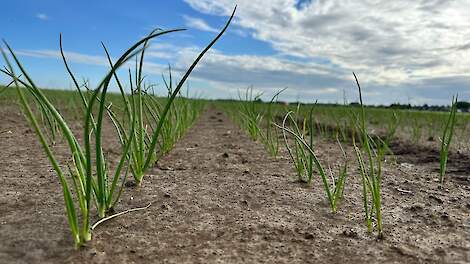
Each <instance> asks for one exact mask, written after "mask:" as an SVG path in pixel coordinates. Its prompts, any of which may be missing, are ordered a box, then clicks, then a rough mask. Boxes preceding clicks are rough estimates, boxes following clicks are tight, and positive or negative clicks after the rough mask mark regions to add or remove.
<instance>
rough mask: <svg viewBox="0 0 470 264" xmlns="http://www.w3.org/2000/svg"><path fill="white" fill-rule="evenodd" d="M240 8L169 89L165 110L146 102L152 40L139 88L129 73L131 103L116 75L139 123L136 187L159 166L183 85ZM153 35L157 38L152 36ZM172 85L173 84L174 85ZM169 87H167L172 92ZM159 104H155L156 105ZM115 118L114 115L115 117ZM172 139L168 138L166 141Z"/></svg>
mask: <svg viewBox="0 0 470 264" xmlns="http://www.w3.org/2000/svg"><path fill="white" fill-rule="evenodd" d="M235 11H236V7H235V8H234V10H233V12H232V15H231V16H230V18H229V19H228V21H227V22H226V24H225V26H224V27H223V29H222V30H221V31H220V33H219V34H218V35H217V36H216V37H215V38H214V39H213V40H212V41H211V42H210V43H209V44H208V45H207V46H206V47H205V48H204V49H203V51H202V52H201V53H199V55H198V56H197V57H196V59H195V60H194V61H193V63H192V64H191V66H190V67H189V68H188V70H187V71H186V72H185V74H184V75H183V77H182V78H181V80H180V81H179V82H178V84H177V85H176V87H175V89H174V90H171V89H169V91H170V93H169V96H168V98H167V100H166V102H165V106H164V107H163V108H160V109H153V110H152V109H151V104H152V103H151V102H149V101H151V100H146V99H149V98H151V97H147V96H146V95H145V87H144V82H143V81H144V77H143V75H142V69H143V64H144V55H145V50H146V48H147V44H148V43H147V41H148V40H150V38H148V39H147V41H145V42H144V43H143V48H141V50H140V57H139V58H138V59H140V60H138V62H137V63H136V73H135V88H134V87H133V81H132V75H131V74H130V71H129V76H130V84H131V91H132V94H131V96H130V100H128V98H127V95H126V94H125V92H124V88H123V86H122V84H121V82H120V80H119V78H118V76H117V74H116V73H114V74H113V75H114V78H115V80H116V83H117V85H118V87H119V90H120V92H121V97H122V100H123V103H124V111H125V116H126V117H127V119H128V121H129V122H135V126H136V129H135V131H134V134H135V135H134V136H133V137H131V140H132V142H131V145H132V147H131V151H130V156H131V171H132V175H133V176H134V180H135V183H136V184H137V186H140V185H141V184H142V180H143V178H144V175H145V172H146V171H147V169H148V168H149V167H150V166H151V165H153V164H155V162H156V158H157V156H156V154H155V150H156V147H157V144H159V143H161V142H162V137H163V140H164V139H165V137H164V136H165V133H164V132H165V126H166V125H170V126H172V125H173V124H172V123H170V122H169V120H168V119H167V117H168V116H169V114H170V113H171V107H172V105H173V102H174V101H175V99H176V98H177V96H178V95H179V94H180V90H181V88H182V87H183V84H184V83H185V82H186V80H187V79H188V77H189V75H190V74H191V72H192V71H193V70H194V68H195V67H196V65H197V64H198V62H199V61H200V60H201V59H202V57H203V56H204V54H206V52H207V51H208V50H209V49H210V48H211V47H212V46H213V45H214V44H215V43H216V42H217V41H218V40H219V38H220V37H221V36H222V35H223V34H224V33H225V31H226V30H227V28H228V26H229V25H230V23H231V21H232V19H233V17H234V15H235ZM151 34H154V32H152V33H151ZM103 48H104V50H105V52H106V55H107V57H108V61H109V64H110V66H111V67H112V68H114V67H115V66H113V62H112V61H111V57H110V55H109V53H108V51H107V49H106V47H105V46H104V45H103ZM170 83H171V81H170ZM168 87H169V86H167V88H168ZM154 103H155V102H154ZM144 111H153V114H152V115H153V120H150V121H149V122H151V121H156V124H153V125H152V126H153V127H154V129H152V131H150V133H149V131H147V128H146V127H145V114H144ZM111 116H113V115H111ZM113 122H114V123H115V124H116V127H117V128H118V129H119V128H121V129H119V130H120V133H121V134H124V131H122V128H123V127H125V126H124V123H123V122H120V121H119V120H118V119H116V118H113ZM166 139H168V137H166ZM121 143H122V144H128V142H126V141H125V140H123V141H121Z"/></svg>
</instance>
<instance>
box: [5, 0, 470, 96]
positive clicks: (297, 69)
mask: <svg viewBox="0 0 470 264" xmlns="http://www.w3.org/2000/svg"><path fill="white" fill-rule="evenodd" d="M353 2H354V1H353ZM235 3H236V4H238V10H237V14H236V19H235V21H234V23H233V24H232V25H231V27H230V28H229V30H228V32H227V34H225V35H224V36H223V37H222V39H221V40H220V41H219V42H218V43H217V44H216V45H215V46H214V49H213V50H212V51H211V52H210V53H208V54H207V56H206V57H205V58H204V59H203V60H202V61H201V63H200V65H199V66H198V68H196V70H195V71H194V74H193V75H192V77H191V79H190V86H191V92H192V93H194V94H199V95H201V94H202V95H203V96H204V97H206V98H234V97H237V92H238V90H243V89H246V88H247V87H248V86H251V85H252V86H253V87H254V89H255V90H257V91H259V92H263V93H264V95H265V97H264V98H268V97H269V96H270V95H272V94H274V93H275V92H276V91H277V90H279V89H282V88H284V87H288V89H287V90H286V92H284V93H283V95H282V96H281V99H283V100H290V101H294V100H301V101H314V100H316V99H318V100H319V101H322V102H342V101H343V95H344V94H346V97H347V98H346V99H347V100H348V101H355V100H357V95H356V91H355V86H354V82H353V80H352V74H351V72H352V71H355V72H356V73H357V74H358V76H359V78H360V80H361V83H362V84H363V86H364V90H365V97H366V102H367V103H370V104H389V103H393V102H402V103H408V102H409V103H412V104H421V103H430V104H448V103H449V102H450V99H451V96H452V95H453V94H455V93H459V95H460V98H462V99H463V100H470V88H469V87H470V86H469V84H470V75H469V73H470V71H469V70H468V69H470V67H469V66H470V19H469V18H468V16H467V15H466V11H465V10H467V11H468V10H470V1H459V3H458V5H457V4H456V3H455V2H454V1H437V0H436V1H434V0H427V1H414V2H413V3H411V4H410V2H409V1H405V0H397V1H392V3H390V1H377V3H375V4H373V5H372V4H369V3H366V1H357V2H355V3H351V1H342V0H330V1H320V0H312V1H309V0H259V1H252V0H250V1H248V0H239V1H233V0H220V1H210V0H175V1H150V0H141V1H121V0H114V1H111V0H101V1H63V0H61V1H59V0H18V1H5V2H4V3H1V6H2V10H4V12H3V13H2V29H1V30H0V37H1V38H3V39H5V40H7V41H8V42H9V44H11V46H12V47H13V48H14V50H15V51H16V52H17V53H18V54H19V55H20V57H21V60H22V62H23V63H24V65H25V66H26V67H27V69H28V70H29V72H30V74H31V76H32V77H33V79H34V80H35V81H36V82H37V84H39V85H40V86H43V87H52V88H70V87H71V86H70V80H69V78H68V77H67V75H66V74H65V70H64V67H63V65H62V63H61V61H60V58H59V57H58V53H57V51H58V39H59V33H62V34H63V38H64V48H65V50H66V55H67V57H68V58H69V61H70V63H71V65H72V68H73V71H74V72H75V73H76V75H77V76H78V77H80V78H83V79H89V80H90V81H91V83H96V82H97V81H99V80H100V78H101V77H102V76H103V74H104V72H105V71H106V70H107V67H106V63H105V60H104V57H103V51H102V48H101V45H100V41H103V42H104V43H105V44H106V45H107V46H108V48H109V50H110V52H111V54H112V56H113V57H117V56H119V55H120V53H121V52H123V51H124V50H125V49H126V48H127V47H128V46H130V45H131V44H132V43H134V42H135V41H137V40H138V39H139V38H141V37H143V36H145V35H146V34H148V33H149V32H150V30H152V29H153V28H155V27H159V28H163V29H173V28H186V29H187V31H184V32H180V33H174V34H171V35H167V36H165V37H162V38H159V39H156V40H155V41H154V42H153V43H152V45H151V46H150V48H149V53H148V54H149V56H147V59H146V66H147V67H146V70H145V71H146V74H147V75H148V78H149V80H151V81H152V82H155V83H157V84H159V83H160V84H161V73H162V71H164V69H165V67H166V65H167V64H171V65H172V67H174V69H175V74H177V75H178V74H181V73H182V72H183V71H184V69H186V68H187V67H188V65H189V64H190V63H191V61H192V60H193V59H194V58H195V56H196V55H197V53H198V51H200V50H201V49H202V48H203V47H204V46H205V45H206V44H207V43H208V42H210V40H211V39H212V38H213V37H214V36H215V35H216V32H217V31H218V30H219V29H220V28H221V27H222V26H223V25H224V23H225V21H226V20H227V18H228V15H229V14H230V12H231V10H232V9H233V7H234V5H235ZM136 4H138V5H136ZM352 10H354V12H352ZM129 66H131V65H129ZM5 82H8V80H7V79H6V78H5V77H4V76H2V77H0V83H5ZM160 87H161V85H160ZM161 88H162V89H163V87H161ZM162 91H163V90H162Z"/></svg>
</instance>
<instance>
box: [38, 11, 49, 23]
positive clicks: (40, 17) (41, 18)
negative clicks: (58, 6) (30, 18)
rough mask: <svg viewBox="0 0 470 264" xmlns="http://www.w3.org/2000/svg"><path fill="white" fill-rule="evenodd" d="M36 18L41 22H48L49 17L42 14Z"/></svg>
mask: <svg viewBox="0 0 470 264" xmlns="http://www.w3.org/2000/svg"><path fill="white" fill-rule="evenodd" d="M36 18H37V19H40V20H43V21H46V20H49V16H48V15H46V14H44V13H37V14H36Z"/></svg>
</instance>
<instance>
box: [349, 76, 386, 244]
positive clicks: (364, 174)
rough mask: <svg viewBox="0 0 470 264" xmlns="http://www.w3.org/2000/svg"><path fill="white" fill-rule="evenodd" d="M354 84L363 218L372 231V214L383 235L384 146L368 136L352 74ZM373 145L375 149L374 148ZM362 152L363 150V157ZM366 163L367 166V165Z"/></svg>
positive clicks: (363, 111)
mask: <svg viewBox="0 0 470 264" xmlns="http://www.w3.org/2000/svg"><path fill="white" fill-rule="evenodd" d="M353 75H354V78H355V80H356V84H357V87H358V90H359V100H360V107H361V112H360V115H359V116H360V118H359V124H358V126H359V127H358V129H359V132H360V133H361V143H362V151H361V150H360V149H359V148H358V147H357V145H356V140H355V138H354V137H353V145H354V150H355V153H356V158H357V161H358V163H359V173H360V175H361V179H362V196H363V206H364V212H365V220H366V223H367V231H368V232H369V233H371V232H372V223H373V220H374V216H375V219H376V224H377V232H378V237H380V238H381V237H383V228H382V198H381V183H382V159H383V156H384V148H383V147H378V145H377V144H376V142H375V141H374V140H373V139H372V137H370V135H369V134H368V132H367V126H366V114H365V108H364V104H363V101H362V92H361V86H360V84H359V81H358V79H357V77H356V74H354V73H353ZM374 147H375V149H374ZM362 152H365V155H366V156H365V157H363V154H362ZM367 165H368V166H367Z"/></svg>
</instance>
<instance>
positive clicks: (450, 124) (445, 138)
mask: <svg viewBox="0 0 470 264" xmlns="http://www.w3.org/2000/svg"><path fill="white" fill-rule="evenodd" d="M457 98H458V96H455V97H452V105H451V108H450V112H449V117H448V118H447V122H446V123H445V127H444V131H443V133H442V138H441V149H440V155H439V157H440V159H439V163H440V166H439V169H440V170H439V182H440V183H441V185H442V184H443V183H444V176H445V173H446V167H447V159H448V157H449V147H450V143H451V142H452V137H453V135H454V130H455V123H456V120H457V119H456V116H457Z"/></svg>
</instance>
